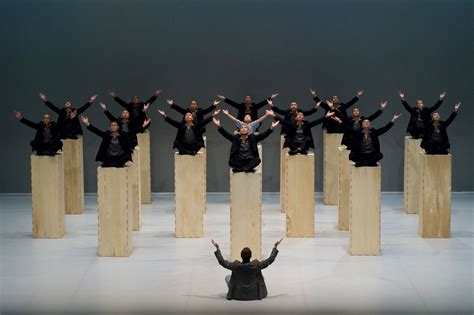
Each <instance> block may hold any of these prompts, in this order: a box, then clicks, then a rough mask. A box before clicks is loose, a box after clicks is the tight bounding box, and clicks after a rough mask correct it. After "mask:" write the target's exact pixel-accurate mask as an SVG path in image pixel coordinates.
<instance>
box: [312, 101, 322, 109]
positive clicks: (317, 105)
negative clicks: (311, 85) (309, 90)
mask: <svg viewBox="0 0 474 315" xmlns="http://www.w3.org/2000/svg"><path fill="white" fill-rule="evenodd" d="M321 103H322V101H319V102H317V103H316V105H314V107H316V109H318V108H319V106H321Z"/></svg>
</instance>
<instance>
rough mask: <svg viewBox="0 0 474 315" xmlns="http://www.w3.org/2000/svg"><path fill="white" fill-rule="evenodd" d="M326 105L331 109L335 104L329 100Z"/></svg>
mask: <svg viewBox="0 0 474 315" xmlns="http://www.w3.org/2000/svg"><path fill="white" fill-rule="evenodd" d="M326 104H328V106H329V107H331V108H334V104H333V102H332V101H330V100H327V101H326Z"/></svg>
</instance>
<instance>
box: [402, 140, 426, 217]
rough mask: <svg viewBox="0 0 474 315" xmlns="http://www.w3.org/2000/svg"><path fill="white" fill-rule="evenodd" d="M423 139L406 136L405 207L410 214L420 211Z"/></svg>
mask: <svg viewBox="0 0 474 315" xmlns="http://www.w3.org/2000/svg"><path fill="white" fill-rule="evenodd" d="M420 144H421V139H412V137H410V136H406V137H405V153H404V155H405V160H404V165H403V166H404V176H403V207H404V209H405V212H406V213H408V214H416V213H418V211H419V208H420V205H419V201H420V196H419V195H420V193H421V190H422V187H421V183H422V176H421V175H422V167H421V165H422V164H421V163H422V158H421V154H420V153H421V152H422V151H423V149H421V147H420Z"/></svg>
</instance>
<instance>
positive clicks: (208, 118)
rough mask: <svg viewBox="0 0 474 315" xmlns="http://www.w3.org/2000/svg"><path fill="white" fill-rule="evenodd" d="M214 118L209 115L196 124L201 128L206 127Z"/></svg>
mask: <svg viewBox="0 0 474 315" xmlns="http://www.w3.org/2000/svg"><path fill="white" fill-rule="evenodd" d="M212 118H213V117H212V116H209V117H207V118H205V119H203V120H201V121H200V122H198V123H196V125H197V126H198V127H200V128H201V127H204V126H205V125H207V124H208V123H210V122H211V121H212Z"/></svg>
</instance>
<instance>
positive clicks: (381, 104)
mask: <svg viewBox="0 0 474 315" xmlns="http://www.w3.org/2000/svg"><path fill="white" fill-rule="evenodd" d="M387 105H388V102H387V101H383V102H382V103H380V110H384V109H385V107H387Z"/></svg>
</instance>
